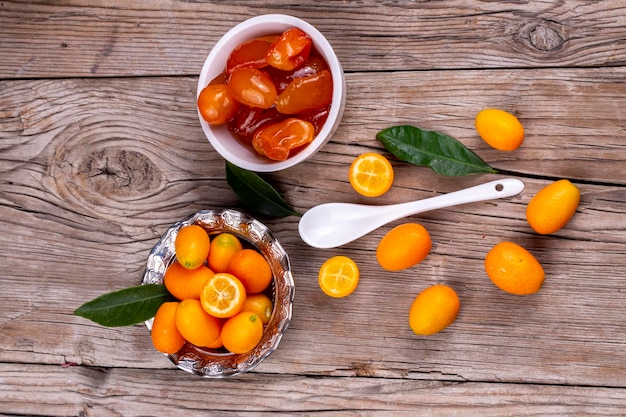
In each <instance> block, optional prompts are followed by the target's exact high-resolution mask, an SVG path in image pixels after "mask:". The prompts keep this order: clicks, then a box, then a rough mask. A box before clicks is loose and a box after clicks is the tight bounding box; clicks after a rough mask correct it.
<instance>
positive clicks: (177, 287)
mask: <svg viewBox="0 0 626 417" xmlns="http://www.w3.org/2000/svg"><path fill="white" fill-rule="evenodd" d="M213 275H215V273H214V272H213V271H212V270H210V269H209V268H207V267H206V266H204V265H201V266H199V267H198V268H196V269H187V268H183V266H182V265H181V264H180V263H179V262H178V261H175V262H174V263H172V264H171V265H170V266H169V267H168V268H167V270H166V271H165V275H164V276H163V284H165V288H167V290H168V291H169V292H170V294H172V295H173V296H174V297H176V298H178V299H179V300H181V301H182V300H186V299H187V298H195V299H197V300H199V299H200V292H201V291H202V287H204V283H205V282H206V280H207V279H209V278H211V277H212V276H213Z"/></svg>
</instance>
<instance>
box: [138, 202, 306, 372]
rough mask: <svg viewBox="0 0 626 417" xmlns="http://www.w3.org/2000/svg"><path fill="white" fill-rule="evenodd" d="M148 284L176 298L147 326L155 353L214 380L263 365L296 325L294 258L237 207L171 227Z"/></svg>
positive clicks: (154, 255) (153, 257) (153, 258)
mask: <svg viewBox="0 0 626 417" xmlns="http://www.w3.org/2000/svg"><path fill="white" fill-rule="evenodd" d="M142 284H164V285H165V287H166V288H167V290H168V292H169V293H170V294H171V295H172V299H171V301H168V302H165V303H163V304H162V305H161V306H160V308H159V310H158V311H157V313H156V315H155V316H154V318H152V319H150V320H148V321H147V322H146V325H147V327H148V329H150V332H151V338H152V342H153V344H154V346H155V348H156V349H157V350H159V351H160V352H162V353H164V354H165V355H167V356H168V357H169V359H170V360H171V361H172V362H173V363H174V364H175V365H176V366H177V367H178V368H180V369H182V370H184V371H187V372H190V373H193V374H196V375H200V376H203V377H207V378H220V377H227V376H233V375H238V374H241V373H244V372H247V371H250V370H251V369H253V368H254V367H256V366H257V365H258V364H259V363H261V362H262V361H263V360H264V359H265V358H266V357H268V356H269V355H270V354H271V353H272V352H273V351H274V350H276V348H277V347H278V344H279V342H280V340H281V338H282V336H283V333H284V332H285V330H286V329H287V327H288V325H289V322H290V320H291V312H292V303H293V297H294V281H293V276H292V274H291V268H290V264H289V257H288V256H287V253H286V252H285V250H284V249H283V247H282V246H281V245H280V243H279V242H278V241H277V240H276V239H275V238H274V236H273V235H272V233H271V232H270V230H269V229H268V228H267V227H266V226H265V225H264V224H262V223H261V222H259V221H258V220H256V219H254V218H252V217H250V216H248V215H246V214H244V213H241V212H239V211H236V210H203V211H199V212H197V213H195V214H193V215H191V216H189V217H187V218H185V219H183V220H181V221H179V222H177V223H175V224H173V225H172V226H171V227H169V228H168V229H167V231H166V232H165V233H164V234H163V236H162V238H161V239H160V240H159V242H158V243H157V244H156V245H155V246H154V248H153V249H152V251H151V252H150V255H149V256H148V261H147V265H146V270H145V273H144V277H143V281H142Z"/></svg>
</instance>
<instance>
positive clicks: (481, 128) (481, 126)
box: [475, 109, 524, 151]
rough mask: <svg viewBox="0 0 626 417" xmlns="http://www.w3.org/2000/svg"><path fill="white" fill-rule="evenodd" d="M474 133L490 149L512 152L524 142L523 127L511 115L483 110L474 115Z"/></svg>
mask: <svg viewBox="0 0 626 417" xmlns="http://www.w3.org/2000/svg"><path fill="white" fill-rule="evenodd" d="M475 126H476V131H477V132H478V134H479V135H480V137H481V138H482V139H483V140H484V141H485V142H487V144H488V145H489V146H491V147H492V148H495V149H498V150H500V151H513V150H515V149H517V148H519V147H520V145H521V144H522V142H523V141H524V127H523V126H522V124H521V123H520V121H519V120H518V119H517V117H515V116H513V115H512V114H511V113H508V112H506V111H504V110H500V109H484V110H481V111H480V112H479V113H478V114H477V115H476V120H475Z"/></svg>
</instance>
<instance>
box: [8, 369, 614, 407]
mask: <svg viewBox="0 0 626 417" xmlns="http://www.w3.org/2000/svg"><path fill="white" fill-rule="evenodd" d="M29 374H37V375H38V376H40V377H41V379H39V381H40V382H38V383H35V385H33V380H32V378H29V377H28V375H29ZM0 375H1V376H0V380H1V382H3V384H1V385H0V393H1V394H3V395H2V396H0V398H1V399H0V408H1V409H2V410H3V411H4V412H5V413H13V414H14V415H24V414H26V413H28V415H34V416H38V415H46V416H81V417H82V416H90V417H92V416H93V417H95V416H112V415H115V416H118V415H119V416H125V417H139V416H146V415H153V416H164V415H167V416H172V417H176V416H192V417H194V416H269V415H276V414H279V415H280V414H283V415H296V414H297V415H305V416H309V415H320V416H342V417H357V416H358V417H361V416H375V417H378V416H381V417H382V416H389V415H393V416H407V417H409V416H434V417H439V416H441V417H444V416H450V415H455V416H468V417H471V416H476V415H481V416H487V417H490V416H493V417H496V416H497V417H513V416H515V417H519V416H524V417H530V416H542V417H545V416H563V415H594V416H619V415H621V414H620V411H619V410H620V409H623V407H624V406H626V396H625V395H624V394H623V392H622V393H620V392H616V391H615V390H611V389H608V388H594V387H560V386H549V385H548V386H545V385H531V384H485V383H481V382H477V383H474V382H460V383H459V382H448V381H412V380H403V379H384V378H368V377H366V376H355V377H341V378H310V377H306V376H299V375H272V374H261V373H254V374H251V375H245V376H242V377H237V378H236V379H232V380H212V381H206V380H199V379H197V378H196V377H193V376H191V375H187V374H184V373H181V372H179V371H174V370H162V371H160V370H140V369H123V368H115V369H102V368H89V367H82V366H78V367H77V366H69V367H65V368H63V367H61V366H57V367H50V366H41V365H23V366H21V367H17V366H15V365H10V364H8V365H7V364H2V365H0ZM44 381H45V382H44ZM147 381H153V382H151V383H147ZM7 384H10V386H11V387H13V389H12V390H11V391H10V392H7V390H6V386H7ZM33 388H34V389H35V390H36V391H37V395H36V399H37V400H36V401H35V402H33V401H26V400H24V398H26V396H28V395H32V391H33ZM207 393H210V395H208V394H207ZM11 396H12V397H13V398H11ZM42 407H45V409H46V412H45V414H42V412H41V410H42ZM4 415H6V414H4Z"/></svg>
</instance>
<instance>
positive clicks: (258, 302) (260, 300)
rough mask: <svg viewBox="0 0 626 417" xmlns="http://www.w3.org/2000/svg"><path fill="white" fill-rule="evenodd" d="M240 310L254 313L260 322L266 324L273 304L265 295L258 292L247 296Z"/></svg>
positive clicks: (272, 309) (270, 315)
mask: <svg viewBox="0 0 626 417" xmlns="http://www.w3.org/2000/svg"><path fill="white" fill-rule="evenodd" d="M241 310H242V311H251V312H253V313H256V314H257V315H258V316H259V318H260V319H261V322H263V324H267V323H268V322H269V321H270V318H271V317H272V312H273V311H274V303H273V302H272V300H271V299H270V298H269V297H268V296H267V295H265V294H264V293H262V292H260V293H257V294H251V295H249V296H248V297H247V298H246V302H245V303H244V304H243V307H242V308H241Z"/></svg>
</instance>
